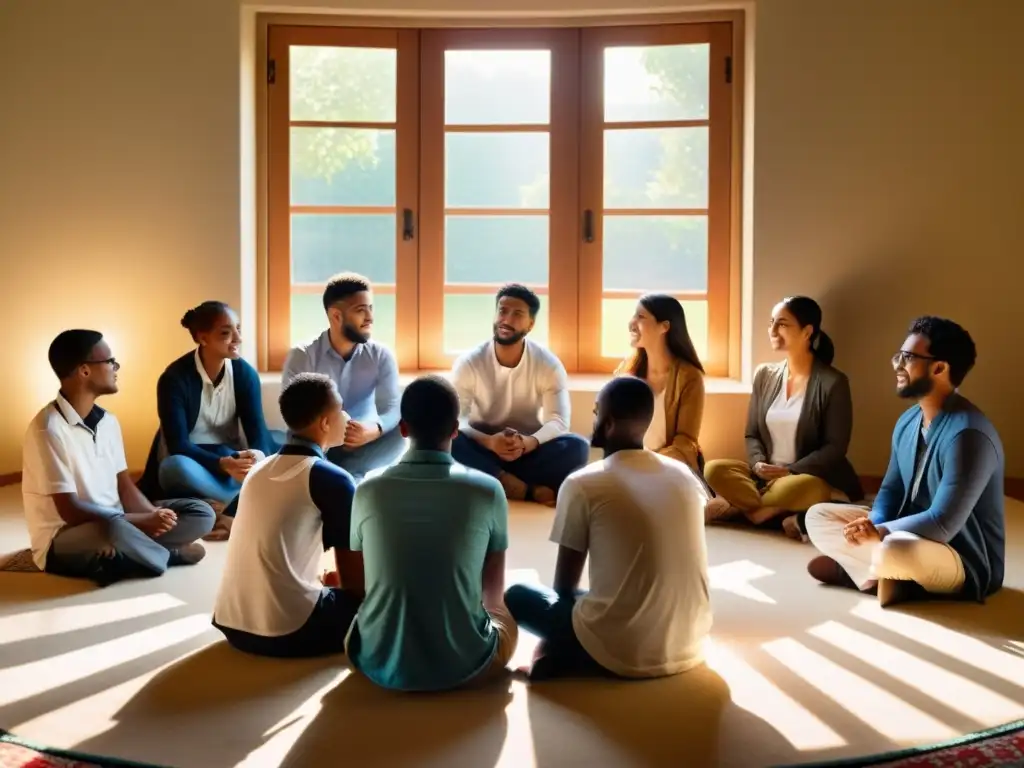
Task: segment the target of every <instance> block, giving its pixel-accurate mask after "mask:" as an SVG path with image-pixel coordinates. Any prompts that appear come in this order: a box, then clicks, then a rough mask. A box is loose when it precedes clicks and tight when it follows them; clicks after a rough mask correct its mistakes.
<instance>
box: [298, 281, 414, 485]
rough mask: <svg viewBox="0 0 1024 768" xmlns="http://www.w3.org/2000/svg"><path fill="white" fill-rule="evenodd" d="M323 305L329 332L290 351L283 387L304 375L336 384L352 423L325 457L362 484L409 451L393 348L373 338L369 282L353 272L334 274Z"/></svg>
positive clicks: (326, 290) (371, 291)
mask: <svg viewBox="0 0 1024 768" xmlns="http://www.w3.org/2000/svg"><path fill="white" fill-rule="evenodd" d="M323 302H324V311H325V312H326V313H327V320H328V323H329V327H328V329H327V330H326V331H324V332H323V333H322V334H320V335H319V336H318V337H317V338H315V339H314V340H313V341H311V342H309V343H308V344H302V345H300V346H298V347H295V348H293V349H292V350H291V352H289V353H288V358H287V359H286V360H285V363H284V374H283V375H282V377H281V378H282V381H281V384H282V386H288V383H289V382H290V381H291V380H292V379H294V378H295V377H296V376H297V375H298V374H300V373H320V374H323V375H325V376H327V377H328V378H329V379H331V381H333V382H334V384H335V386H336V387H337V388H338V392H339V393H340V394H341V399H342V401H343V403H344V408H345V412H346V413H347V414H348V415H349V418H350V421H349V423H348V429H347V432H346V434H345V444H344V445H340V446H337V447H335V448H331V449H330V450H329V451H327V458H328V459H329V460H330V461H332V462H334V463H335V464H337V465H338V466H340V467H341V468H342V469H344V470H346V471H347V472H348V473H349V474H351V475H352V476H353V477H354V478H355V479H356V480H357V481H359V480H362V478H363V477H364V476H365V475H366V473H367V472H370V471H371V470H373V469H377V468H378V467H384V466H387V465H389V464H391V463H392V462H394V461H395V460H396V459H397V458H398V457H399V456H400V455H401V454H402V453H403V452H404V451H405V439H404V438H403V437H402V435H401V434H400V433H399V430H398V421H399V411H400V397H399V391H398V364H397V362H396V361H395V356H394V355H393V354H392V353H391V350H389V349H388V348H387V347H385V346H384V345H383V344H380V343H379V342H376V341H374V340H373V339H372V338H370V336H371V334H372V331H373V289H372V287H371V285H370V281H369V280H367V279H366V278H365V277H363V276H361V275H357V274H354V273H351V272H346V273H342V274H339V275H336V276H335V277H333V278H331V280H330V281H329V282H328V283H327V287H326V288H325V289H324V297H323Z"/></svg>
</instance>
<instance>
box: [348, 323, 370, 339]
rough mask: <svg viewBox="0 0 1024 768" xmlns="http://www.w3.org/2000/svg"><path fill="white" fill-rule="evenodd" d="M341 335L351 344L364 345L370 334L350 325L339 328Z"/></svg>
mask: <svg viewBox="0 0 1024 768" xmlns="http://www.w3.org/2000/svg"><path fill="white" fill-rule="evenodd" d="M341 334H342V336H344V337H345V338H346V339H348V340H349V341H351V342H352V343H353V344H365V343H366V342H368V341H369V340H370V334H368V333H363V332H362V331H360V330H359V329H358V328H356V327H355V326H354V325H352V324H350V323H345V324H344V325H343V326H341Z"/></svg>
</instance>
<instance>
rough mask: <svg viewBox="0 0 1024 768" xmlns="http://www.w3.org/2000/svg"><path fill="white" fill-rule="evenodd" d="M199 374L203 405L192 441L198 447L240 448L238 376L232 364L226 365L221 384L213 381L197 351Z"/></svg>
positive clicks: (200, 404) (220, 377)
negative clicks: (236, 387)
mask: <svg viewBox="0 0 1024 768" xmlns="http://www.w3.org/2000/svg"><path fill="white" fill-rule="evenodd" d="M195 358H196V370H197V371H198V372H199V379H200V380H201V381H202V382H203V394H202V398H201V400H200V401H199V417H198V418H197V419H196V425H195V426H194V427H192V431H191V432H190V433H189V436H188V439H189V441H191V442H192V443H195V444H196V445H230V446H234V447H238V445H239V432H238V410H237V408H236V406H235V375H234V368H233V367H232V365H231V362H230V361H228V360H225V361H224V364H223V365H222V367H221V369H220V373H219V374H218V375H217V380H216V381H213V380H211V379H210V376H209V374H207V372H206V367H205V366H204V365H203V360H202V358H201V357H200V356H199V348H198V347H197V348H196V354H195Z"/></svg>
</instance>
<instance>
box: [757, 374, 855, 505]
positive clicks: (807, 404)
mask: <svg viewBox="0 0 1024 768" xmlns="http://www.w3.org/2000/svg"><path fill="white" fill-rule="evenodd" d="M785 371H786V364H785V363H770V364H767V365H762V366H760V367H759V368H758V369H757V372H756V373H755V374H754V386H753V391H752V392H751V394H750V407H749V409H748V411H747V431H746V439H747V460H748V461H749V462H750V466H751V467H753V466H754V465H755V464H757V462H759V461H763V462H767V461H769V457H770V456H771V455H772V438H771V435H770V434H769V432H768V425H767V424H766V423H765V414H767V413H768V408H769V407H770V406H771V404H772V402H774V400H775V398H776V397H777V396H778V394H779V390H780V389H782V380H783V376H784V374H785ZM852 433H853V398H852V397H851V396H850V382H849V380H848V379H847V378H846V374H844V373H843V372H842V371H839V370H837V369H836V368H833V367H832V366H830V365H826V364H824V363H820V362H817V361H815V363H814V367H813V368H812V369H811V377H810V379H809V380H808V382H807V391H806V393H805V394H804V404H803V408H802V410H801V411H800V420H799V421H798V422H797V427H796V452H797V456H798V457H799V458H798V459H797V460H796V461H795V462H794V463H792V464H790V465H789V467H788V469H789V470H790V471H791V472H792V473H793V474H795V475H814V476H815V477H820V478H821V479H822V480H824V481H826V482H827V483H828V484H829V485H831V486H832V487H833V488H836V489H838V490H840V491H842V492H843V493H845V494H846V495H847V496H848V497H849V498H850V501H860V500H861V499H863V498H864V489H863V488H862V487H861V484H860V478H859V477H857V473H856V472H855V471H854V469H853V465H852V464H850V462H849V460H848V459H847V458H846V450H847V448H849V446H850V435H851V434H852Z"/></svg>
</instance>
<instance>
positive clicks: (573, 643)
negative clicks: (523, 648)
mask: <svg viewBox="0 0 1024 768" xmlns="http://www.w3.org/2000/svg"><path fill="white" fill-rule="evenodd" d="M583 594H584V592H582V591H580V592H577V593H576V595H574V596H572V597H560V596H559V595H558V594H557V593H556V592H555V591H554V590H552V589H548V588H547V587H542V586H537V585H532V584H515V585H513V586H511V587H509V588H508V590H507V591H506V592H505V605H506V607H507V608H508V610H509V613H511V614H512V618H513V619H515V621H516V623H517V624H519V626H521V627H522V628H523V629H525V630H526V631H527V632H530V633H532V634H534V635H536V636H537V637H538V638H539V639H540V645H538V647H537V652H536V654H535V655H534V661H533V666H532V668H531V669H530V670H529V674H530V679H531V680H543V679H546V678H551V677H595V676H609V675H611V674H612V673H611V672H609V671H608V670H606V669H605V668H604V667H602V666H601V665H600V664H598V663H597V662H596V661H594V659H593V658H592V657H591V655H590V654H589V653H587V652H586V650H585V649H584V648H583V646H582V645H580V641H579V639H578V638H577V637H576V631H575V630H574V629H573V627H572V609H573V606H574V605H575V604H576V600H577V599H578V598H579V597H580V596H581V595H583Z"/></svg>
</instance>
